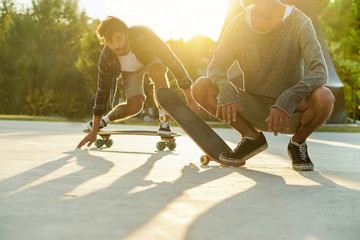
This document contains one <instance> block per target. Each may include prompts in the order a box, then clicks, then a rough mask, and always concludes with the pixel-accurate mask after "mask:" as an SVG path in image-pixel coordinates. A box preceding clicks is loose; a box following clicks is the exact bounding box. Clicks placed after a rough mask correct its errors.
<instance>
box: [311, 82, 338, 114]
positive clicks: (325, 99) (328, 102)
mask: <svg viewBox="0 0 360 240" xmlns="http://www.w3.org/2000/svg"><path fill="white" fill-rule="evenodd" d="M311 95H313V96H312V104H313V106H314V108H315V109H316V110H317V111H319V112H324V113H330V112H331V111H332V109H333V107H334V101H335V97H334V95H333V94H332V92H331V91H330V89H329V88H326V87H321V88H317V89H315V90H314V91H313V93H312V94H311Z"/></svg>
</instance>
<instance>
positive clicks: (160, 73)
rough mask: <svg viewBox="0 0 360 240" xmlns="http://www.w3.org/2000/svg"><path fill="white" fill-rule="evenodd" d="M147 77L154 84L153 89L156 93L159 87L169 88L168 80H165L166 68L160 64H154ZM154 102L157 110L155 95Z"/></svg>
mask: <svg viewBox="0 0 360 240" xmlns="http://www.w3.org/2000/svg"><path fill="white" fill-rule="evenodd" d="M149 75H150V78H151V80H152V81H153V82H154V84H155V87H154V89H153V90H154V91H156V90H157V89H158V88H159V87H169V83H168V80H167V78H166V68H165V67H164V65H162V64H161V63H155V64H154V65H152V66H151V67H150V71H149ZM154 100H155V103H156V106H157V107H158V108H159V107H160V106H159V104H158V103H157V101H156V98H155V94H154Z"/></svg>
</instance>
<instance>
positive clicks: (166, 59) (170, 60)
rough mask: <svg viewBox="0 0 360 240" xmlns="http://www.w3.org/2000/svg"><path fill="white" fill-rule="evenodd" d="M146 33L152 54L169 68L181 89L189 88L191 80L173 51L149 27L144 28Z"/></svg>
mask: <svg viewBox="0 0 360 240" xmlns="http://www.w3.org/2000/svg"><path fill="white" fill-rule="evenodd" d="M146 34H147V39H149V41H150V44H151V47H152V49H153V52H154V54H155V55H156V56H157V57H158V58H159V59H160V60H161V62H162V63H163V64H164V65H165V66H166V67H167V68H169V70H170V71H171V73H172V74H173V75H174V77H175V78H176V80H177V84H178V86H179V87H180V88H181V89H183V90H185V89H189V88H190V87H191V84H192V80H191V79H190V77H189V75H188V73H187V72H186V70H185V68H184V66H183V65H182V63H181V62H180V60H179V59H178V58H177V57H176V56H175V54H174V53H173V51H172V50H171V49H170V48H169V46H168V45H167V44H166V43H165V42H164V41H163V40H161V39H160V38H159V37H158V36H157V35H156V34H155V33H154V32H153V31H152V30H150V29H149V28H146Z"/></svg>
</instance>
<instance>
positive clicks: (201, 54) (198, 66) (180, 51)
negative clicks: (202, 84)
mask: <svg viewBox="0 0 360 240" xmlns="http://www.w3.org/2000/svg"><path fill="white" fill-rule="evenodd" d="M167 44H168V45H169V47H170V48H171V50H172V51H173V52H174V53H175V55H176V56H177V57H178V58H179V60H180V61H181V63H182V64H183V65H184V67H185V69H186V70H187V72H188V74H189V76H190V78H191V79H192V80H193V81H194V82H195V81H196V80H197V79H198V78H199V77H201V76H206V71H207V66H208V64H209V63H210V60H211V57H212V52H213V51H214V49H215V47H216V42H215V41H213V40H212V39H211V38H208V37H206V36H203V35H197V36H195V37H193V38H192V39H190V40H189V41H187V42H184V41H183V40H182V39H179V40H170V41H168V42H167ZM168 76H169V83H170V87H171V88H172V89H174V90H175V91H177V93H178V95H180V96H181V97H183V98H184V96H183V94H182V93H181V90H180V89H179V88H178V87H177V84H176V80H175V79H174V77H173V76H172V75H171V74H169V75H168Z"/></svg>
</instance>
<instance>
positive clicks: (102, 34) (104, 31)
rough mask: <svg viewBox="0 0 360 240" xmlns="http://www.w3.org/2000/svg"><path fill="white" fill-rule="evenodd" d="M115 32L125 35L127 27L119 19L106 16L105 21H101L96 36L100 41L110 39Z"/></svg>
mask: <svg viewBox="0 0 360 240" xmlns="http://www.w3.org/2000/svg"><path fill="white" fill-rule="evenodd" d="M115 31H119V32H123V33H127V31H128V27H127V26H126V24H125V23H124V22H123V21H121V20H120V19H118V18H116V17H113V16H108V17H107V18H106V19H105V20H103V21H102V22H101V23H100V24H99V26H98V28H97V30H96V34H97V35H98V36H99V38H101V39H110V38H111V35H112V34H113V33H114V32H115Z"/></svg>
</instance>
